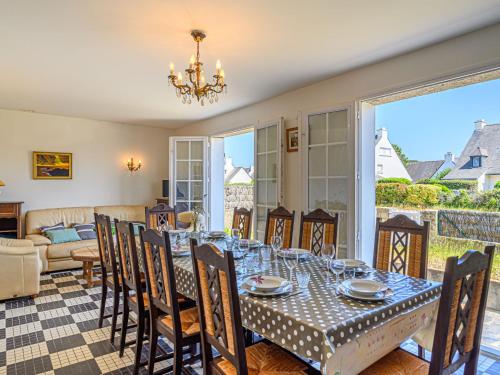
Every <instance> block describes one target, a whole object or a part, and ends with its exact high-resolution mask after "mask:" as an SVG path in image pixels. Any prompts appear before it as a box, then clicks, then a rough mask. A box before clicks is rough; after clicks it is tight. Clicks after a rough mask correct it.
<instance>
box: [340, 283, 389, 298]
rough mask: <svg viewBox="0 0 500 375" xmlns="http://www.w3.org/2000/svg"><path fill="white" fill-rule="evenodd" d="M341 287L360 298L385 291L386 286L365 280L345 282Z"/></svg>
mask: <svg viewBox="0 0 500 375" xmlns="http://www.w3.org/2000/svg"><path fill="white" fill-rule="evenodd" d="M342 286H343V287H344V288H345V289H347V290H349V291H351V292H354V293H356V294H359V295H362V296H373V295H375V294H377V293H381V292H385V291H386V290H387V285H385V284H383V283H381V282H379V281H375V280H366V279H350V280H345V281H344V282H343V283H342Z"/></svg>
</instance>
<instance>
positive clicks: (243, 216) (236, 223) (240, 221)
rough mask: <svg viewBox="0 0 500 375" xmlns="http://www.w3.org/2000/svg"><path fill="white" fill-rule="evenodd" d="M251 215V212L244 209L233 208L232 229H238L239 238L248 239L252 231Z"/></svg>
mask: <svg viewBox="0 0 500 375" xmlns="http://www.w3.org/2000/svg"><path fill="white" fill-rule="evenodd" d="M252 213H253V210H252V209H250V210H247V209H246V208H243V207H242V208H236V207H235V208H234V213H233V226H232V228H233V229H236V228H238V229H239V231H240V238H242V239H249V238H250V233H251V229H252Z"/></svg>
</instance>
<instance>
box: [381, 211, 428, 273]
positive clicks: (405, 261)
mask: <svg viewBox="0 0 500 375" xmlns="http://www.w3.org/2000/svg"><path fill="white" fill-rule="evenodd" d="M428 246H429V222H428V221H424V224H423V225H419V224H417V223H416V222H414V221H413V220H411V219H410V218H408V217H407V216H405V215H397V216H395V217H393V218H391V219H389V220H387V221H384V222H381V221H380V219H377V226H376V229H375V250H374V255H373V267H374V268H377V269H379V270H383V271H390V272H398V273H402V274H404V275H408V276H412V277H418V278H421V279H426V278H427V249H428Z"/></svg>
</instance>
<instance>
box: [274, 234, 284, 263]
mask: <svg viewBox="0 0 500 375" xmlns="http://www.w3.org/2000/svg"><path fill="white" fill-rule="evenodd" d="M281 246H283V238H282V237H281V236H272V237H271V247H272V248H273V253H274V259H275V260H276V259H278V252H279V251H280V250H281Z"/></svg>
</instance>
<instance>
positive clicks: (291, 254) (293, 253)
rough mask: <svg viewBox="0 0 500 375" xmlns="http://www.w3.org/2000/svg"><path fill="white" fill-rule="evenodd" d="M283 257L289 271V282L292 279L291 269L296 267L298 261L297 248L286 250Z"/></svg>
mask: <svg viewBox="0 0 500 375" xmlns="http://www.w3.org/2000/svg"><path fill="white" fill-rule="evenodd" d="M283 259H284V260H285V266H286V268H288V271H289V272H290V284H291V283H292V281H293V270H294V268H296V267H297V264H298V263H299V252H298V251H297V250H288V251H287V252H286V254H284V256H283Z"/></svg>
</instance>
